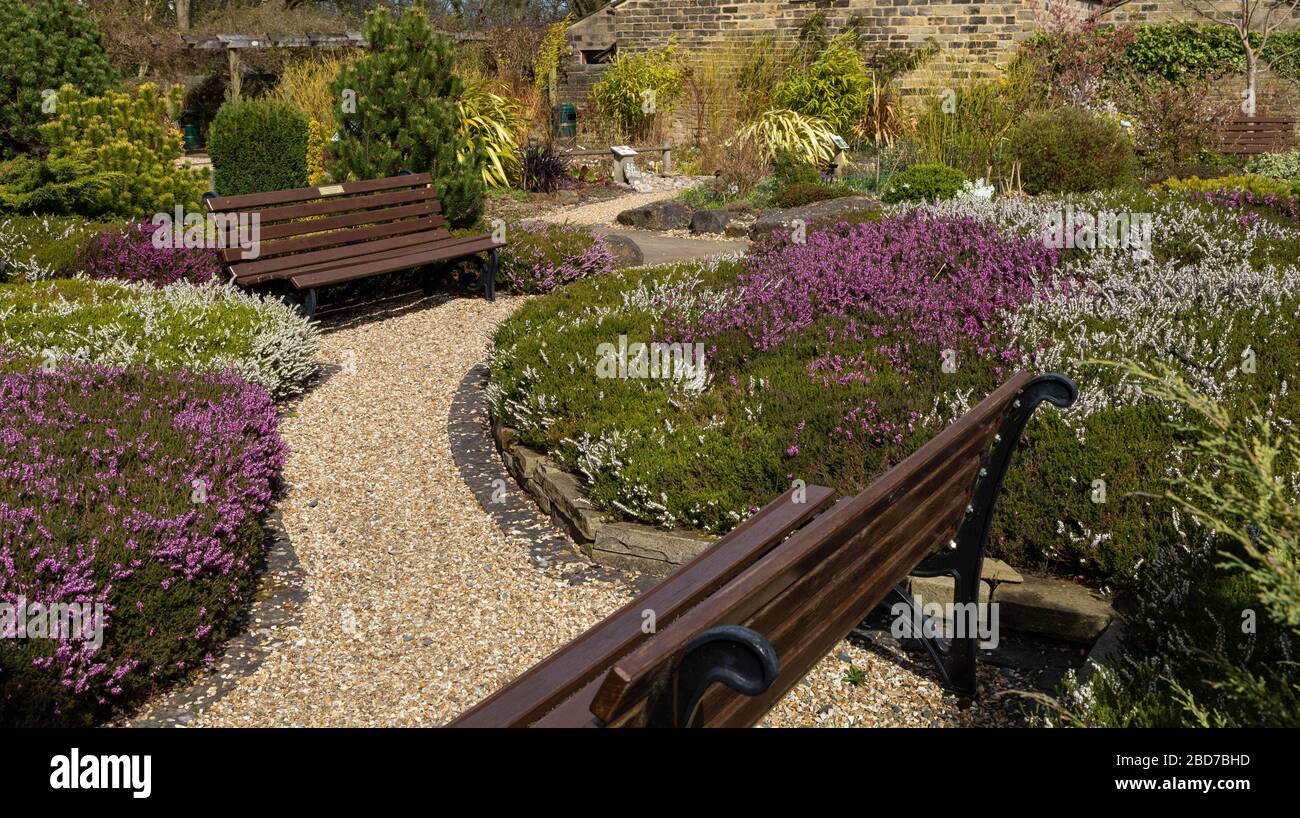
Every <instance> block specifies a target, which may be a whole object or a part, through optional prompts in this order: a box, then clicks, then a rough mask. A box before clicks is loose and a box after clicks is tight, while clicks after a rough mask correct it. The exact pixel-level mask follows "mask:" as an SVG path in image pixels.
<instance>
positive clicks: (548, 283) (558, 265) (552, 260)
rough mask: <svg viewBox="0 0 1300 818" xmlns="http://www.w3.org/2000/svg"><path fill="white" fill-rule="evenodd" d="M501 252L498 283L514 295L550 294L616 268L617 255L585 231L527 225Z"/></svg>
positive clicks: (550, 225)
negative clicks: (571, 283)
mask: <svg viewBox="0 0 1300 818" xmlns="http://www.w3.org/2000/svg"><path fill="white" fill-rule="evenodd" d="M508 240H509V243H508V244H507V245H506V247H505V248H504V249H503V250H502V251H501V267H500V269H499V271H498V274H497V276H498V277H497V283H498V286H500V287H501V288H502V289H504V290H508V291H510V292H513V293H549V292H550V291H551V290H554V289H555V288H556V287H559V286H561V285H563V284H568V283H570V282H572V281H577V280H579V279H583V278H589V277H591V276H598V275H604V274H605V273H608V272H611V271H612V270H613V269H614V254H613V253H612V252H610V249H609V245H607V244H606V243H605V241H604V239H602V238H601V237H600V236H598V235H596V234H595V233H593V232H592V231H590V230H588V229H585V228H578V227H571V226H569V225H562V224H544V223H541V222H525V223H524V224H523V225H521V226H520V227H518V228H515V230H513V231H512V232H511V233H510V235H509V236H508Z"/></svg>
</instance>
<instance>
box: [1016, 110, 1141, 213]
mask: <svg viewBox="0 0 1300 818" xmlns="http://www.w3.org/2000/svg"><path fill="white" fill-rule="evenodd" d="M1007 150H1008V152H1009V155H1010V156H1011V157H1012V158H1014V159H1016V160H1019V161H1020V163H1021V169H1020V172H1021V179H1022V180H1023V182H1024V187H1025V192H1026V193H1029V194H1037V193H1086V192H1088V191H1092V190H1106V189H1110V188H1118V187H1123V186H1125V185H1127V184H1130V183H1131V182H1132V181H1133V180H1134V179H1135V177H1136V174H1137V157H1136V156H1135V154H1134V152H1133V142H1132V140H1130V139H1129V136H1128V134H1127V133H1126V132H1125V131H1124V127H1123V126H1122V125H1121V124H1120V123H1119V122H1118V120H1116V119H1115V118H1113V117H1108V116H1105V115H1102V114H1097V113H1093V112H1092V111H1089V110H1087V109H1084V108H1076V107H1064V108H1055V109H1052V110H1048V111H1040V112H1036V113H1031V114H1029V115H1028V116H1026V117H1025V118H1024V120H1023V121H1022V122H1021V123H1020V124H1019V125H1017V126H1016V127H1015V128H1014V129H1013V130H1012V131H1011V133H1010V136H1009V138H1008V146H1007Z"/></svg>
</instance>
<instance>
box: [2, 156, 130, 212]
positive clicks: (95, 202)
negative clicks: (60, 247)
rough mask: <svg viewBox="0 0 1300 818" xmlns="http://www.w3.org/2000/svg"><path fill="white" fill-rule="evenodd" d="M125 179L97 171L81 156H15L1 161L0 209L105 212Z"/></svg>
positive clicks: (9, 210) (13, 210)
mask: <svg viewBox="0 0 1300 818" xmlns="http://www.w3.org/2000/svg"><path fill="white" fill-rule="evenodd" d="M123 181H124V179H123V176H122V174H120V173H104V172H97V171H96V170H95V169H94V168H93V167H91V166H90V165H89V164H88V163H87V162H86V161H85V160H83V159H81V158H75V157H66V156H65V157H61V158H58V159H34V158H32V157H30V156H26V155H24V156H16V157H14V158H13V159H10V160H9V161H8V162H5V163H4V164H3V165H0V213H17V214H22V215H26V214H47V215H52V216H70V215H81V216H91V217H94V216H98V215H102V214H103V213H104V212H105V211H106V210H108V209H109V208H110V207H111V206H112V199H113V191H114V189H115V188H116V187H118V186H120V185H121V184H122V183H123Z"/></svg>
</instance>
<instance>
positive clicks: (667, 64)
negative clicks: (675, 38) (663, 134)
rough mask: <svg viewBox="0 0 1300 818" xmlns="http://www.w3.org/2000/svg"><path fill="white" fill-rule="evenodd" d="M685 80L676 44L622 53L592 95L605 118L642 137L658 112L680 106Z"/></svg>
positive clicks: (602, 77)
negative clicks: (674, 45)
mask: <svg viewBox="0 0 1300 818" xmlns="http://www.w3.org/2000/svg"><path fill="white" fill-rule="evenodd" d="M684 80H685V77H684V76H683V73H682V69H681V67H680V66H679V65H678V60H677V49H676V48H675V47H673V46H667V47H665V48H658V49H651V50H649V51H643V52H640V53H637V54H620V55H618V56H617V57H615V58H614V60H613V61H612V62H611V63H610V64H609V68H607V69H606V70H605V73H604V74H602V75H601V77H600V80H598V81H597V82H596V85H595V86H594V87H593V88H592V89H591V98H592V100H593V101H594V102H595V104H596V111H597V112H598V113H599V114H600V115H601V116H602V117H604V118H605V119H606V120H608V121H609V122H611V123H613V124H614V125H617V126H618V127H620V128H622V129H623V130H624V131H625V132H626V133H627V135H628V136H633V137H639V136H643V135H645V134H646V132H647V131H648V130H649V128H650V124H651V123H652V122H653V121H654V117H655V116H656V115H657V114H660V113H665V114H666V113H668V112H669V111H671V110H673V108H675V107H676V105H677V102H678V100H679V99H680V98H681V95H682V90H683V83H684Z"/></svg>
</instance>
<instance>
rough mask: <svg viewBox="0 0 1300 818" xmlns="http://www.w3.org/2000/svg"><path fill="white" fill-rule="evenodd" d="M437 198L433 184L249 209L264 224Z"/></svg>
mask: <svg viewBox="0 0 1300 818" xmlns="http://www.w3.org/2000/svg"><path fill="white" fill-rule="evenodd" d="M436 198H438V194H437V193H436V192H435V191H434V189H433V188H431V187H417V188H414V189H412V190H393V191H389V192H387V193H371V194H367V195H364V196H342V197H338V198H332V199H321V200H320V201H317V202H308V203H307V204H293V205H285V206H284V207H271V208H267V209H265V210H258V211H250V212H256V213H258V214H259V216H260V218H261V221H262V224H266V223H267V222H283V221H289V220H291V219H301V218H304V217H307V216H326V215H331V214H335V213H347V212H350V211H354V210H374V209H376V208H380V207H387V206H389V205H399V204H410V203H413V202H427V201H430V200H433V199H436Z"/></svg>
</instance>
